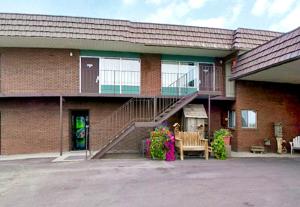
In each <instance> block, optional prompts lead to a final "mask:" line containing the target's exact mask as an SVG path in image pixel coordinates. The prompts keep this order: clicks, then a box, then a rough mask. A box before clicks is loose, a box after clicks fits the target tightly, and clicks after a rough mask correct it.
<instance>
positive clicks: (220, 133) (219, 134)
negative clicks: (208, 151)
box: [211, 129, 228, 160]
mask: <svg viewBox="0 0 300 207" xmlns="http://www.w3.org/2000/svg"><path fill="white" fill-rule="evenodd" d="M227 136H228V133H227V132H226V131H225V129H219V130H217V131H216V132H215V133H214V140H213V142H212V144H211V146H212V151H213V153H214V156H215V158H216V159H220V160H225V159H226V158H227V154H226V147H225V142H224V137H227Z"/></svg>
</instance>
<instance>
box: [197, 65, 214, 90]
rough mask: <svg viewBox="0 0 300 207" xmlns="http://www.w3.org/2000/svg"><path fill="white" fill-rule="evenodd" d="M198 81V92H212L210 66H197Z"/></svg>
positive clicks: (211, 67) (212, 72)
mask: <svg viewBox="0 0 300 207" xmlns="http://www.w3.org/2000/svg"><path fill="white" fill-rule="evenodd" d="M199 80H200V81H199V90H202V91H212V90H213V83H214V67H213V65H212V64H199Z"/></svg>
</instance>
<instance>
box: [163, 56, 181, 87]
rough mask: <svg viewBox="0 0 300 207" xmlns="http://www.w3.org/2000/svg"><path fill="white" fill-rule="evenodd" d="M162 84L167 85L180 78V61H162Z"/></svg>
mask: <svg viewBox="0 0 300 207" xmlns="http://www.w3.org/2000/svg"><path fill="white" fill-rule="evenodd" d="M161 71H162V86H163V87H167V86H169V85H171V84H172V83H174V82H175V81H176V80H177V79H178V62H162V65H161Z"/></svg>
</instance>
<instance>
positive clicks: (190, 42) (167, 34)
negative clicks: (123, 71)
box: [0, 13, 280, 50]
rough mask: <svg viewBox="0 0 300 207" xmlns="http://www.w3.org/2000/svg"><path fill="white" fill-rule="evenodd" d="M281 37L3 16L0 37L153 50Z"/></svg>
mask: <svg viewBox="0 0 300 207" xmlns="http://www.w3.org/2000/svg"><path fill="white" fill-rule="evenodd" d="M278 35H280V33H276V32H268V31H261V30H251V29H237V30H228V29H217V28H206V27H193V26H181V25H169V24H154V23H140V22H131V21H126V20H112V19H96V18H83V17H67V16H49V15H31V14H8V13H0V36H11V37H45V38H69V39H86V40H104V41H105V40H106V41H123V42H129V43H140V44H145V45H153V46H174V47H189V48H208V49H224V50H232V49H246V50H248V49H252V48H254V47H256V46H257V45H260V44H262V43H264V42H266V41H268V40H269V39H272V38H274V37H276V36H278Z"/></svg>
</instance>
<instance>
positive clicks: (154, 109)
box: [153, 96, 157, 122]
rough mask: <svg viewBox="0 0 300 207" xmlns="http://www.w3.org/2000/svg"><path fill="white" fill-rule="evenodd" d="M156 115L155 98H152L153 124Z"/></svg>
mask: <svg viewBox="0 0 300 207" xmlns="http://www.w3.org/2000/svg"><path fill="white" fill-rule="evenodd" d="M156 114H157V97H155V96H154V97H153V121H154V122H155V117H156Z"/></svg>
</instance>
